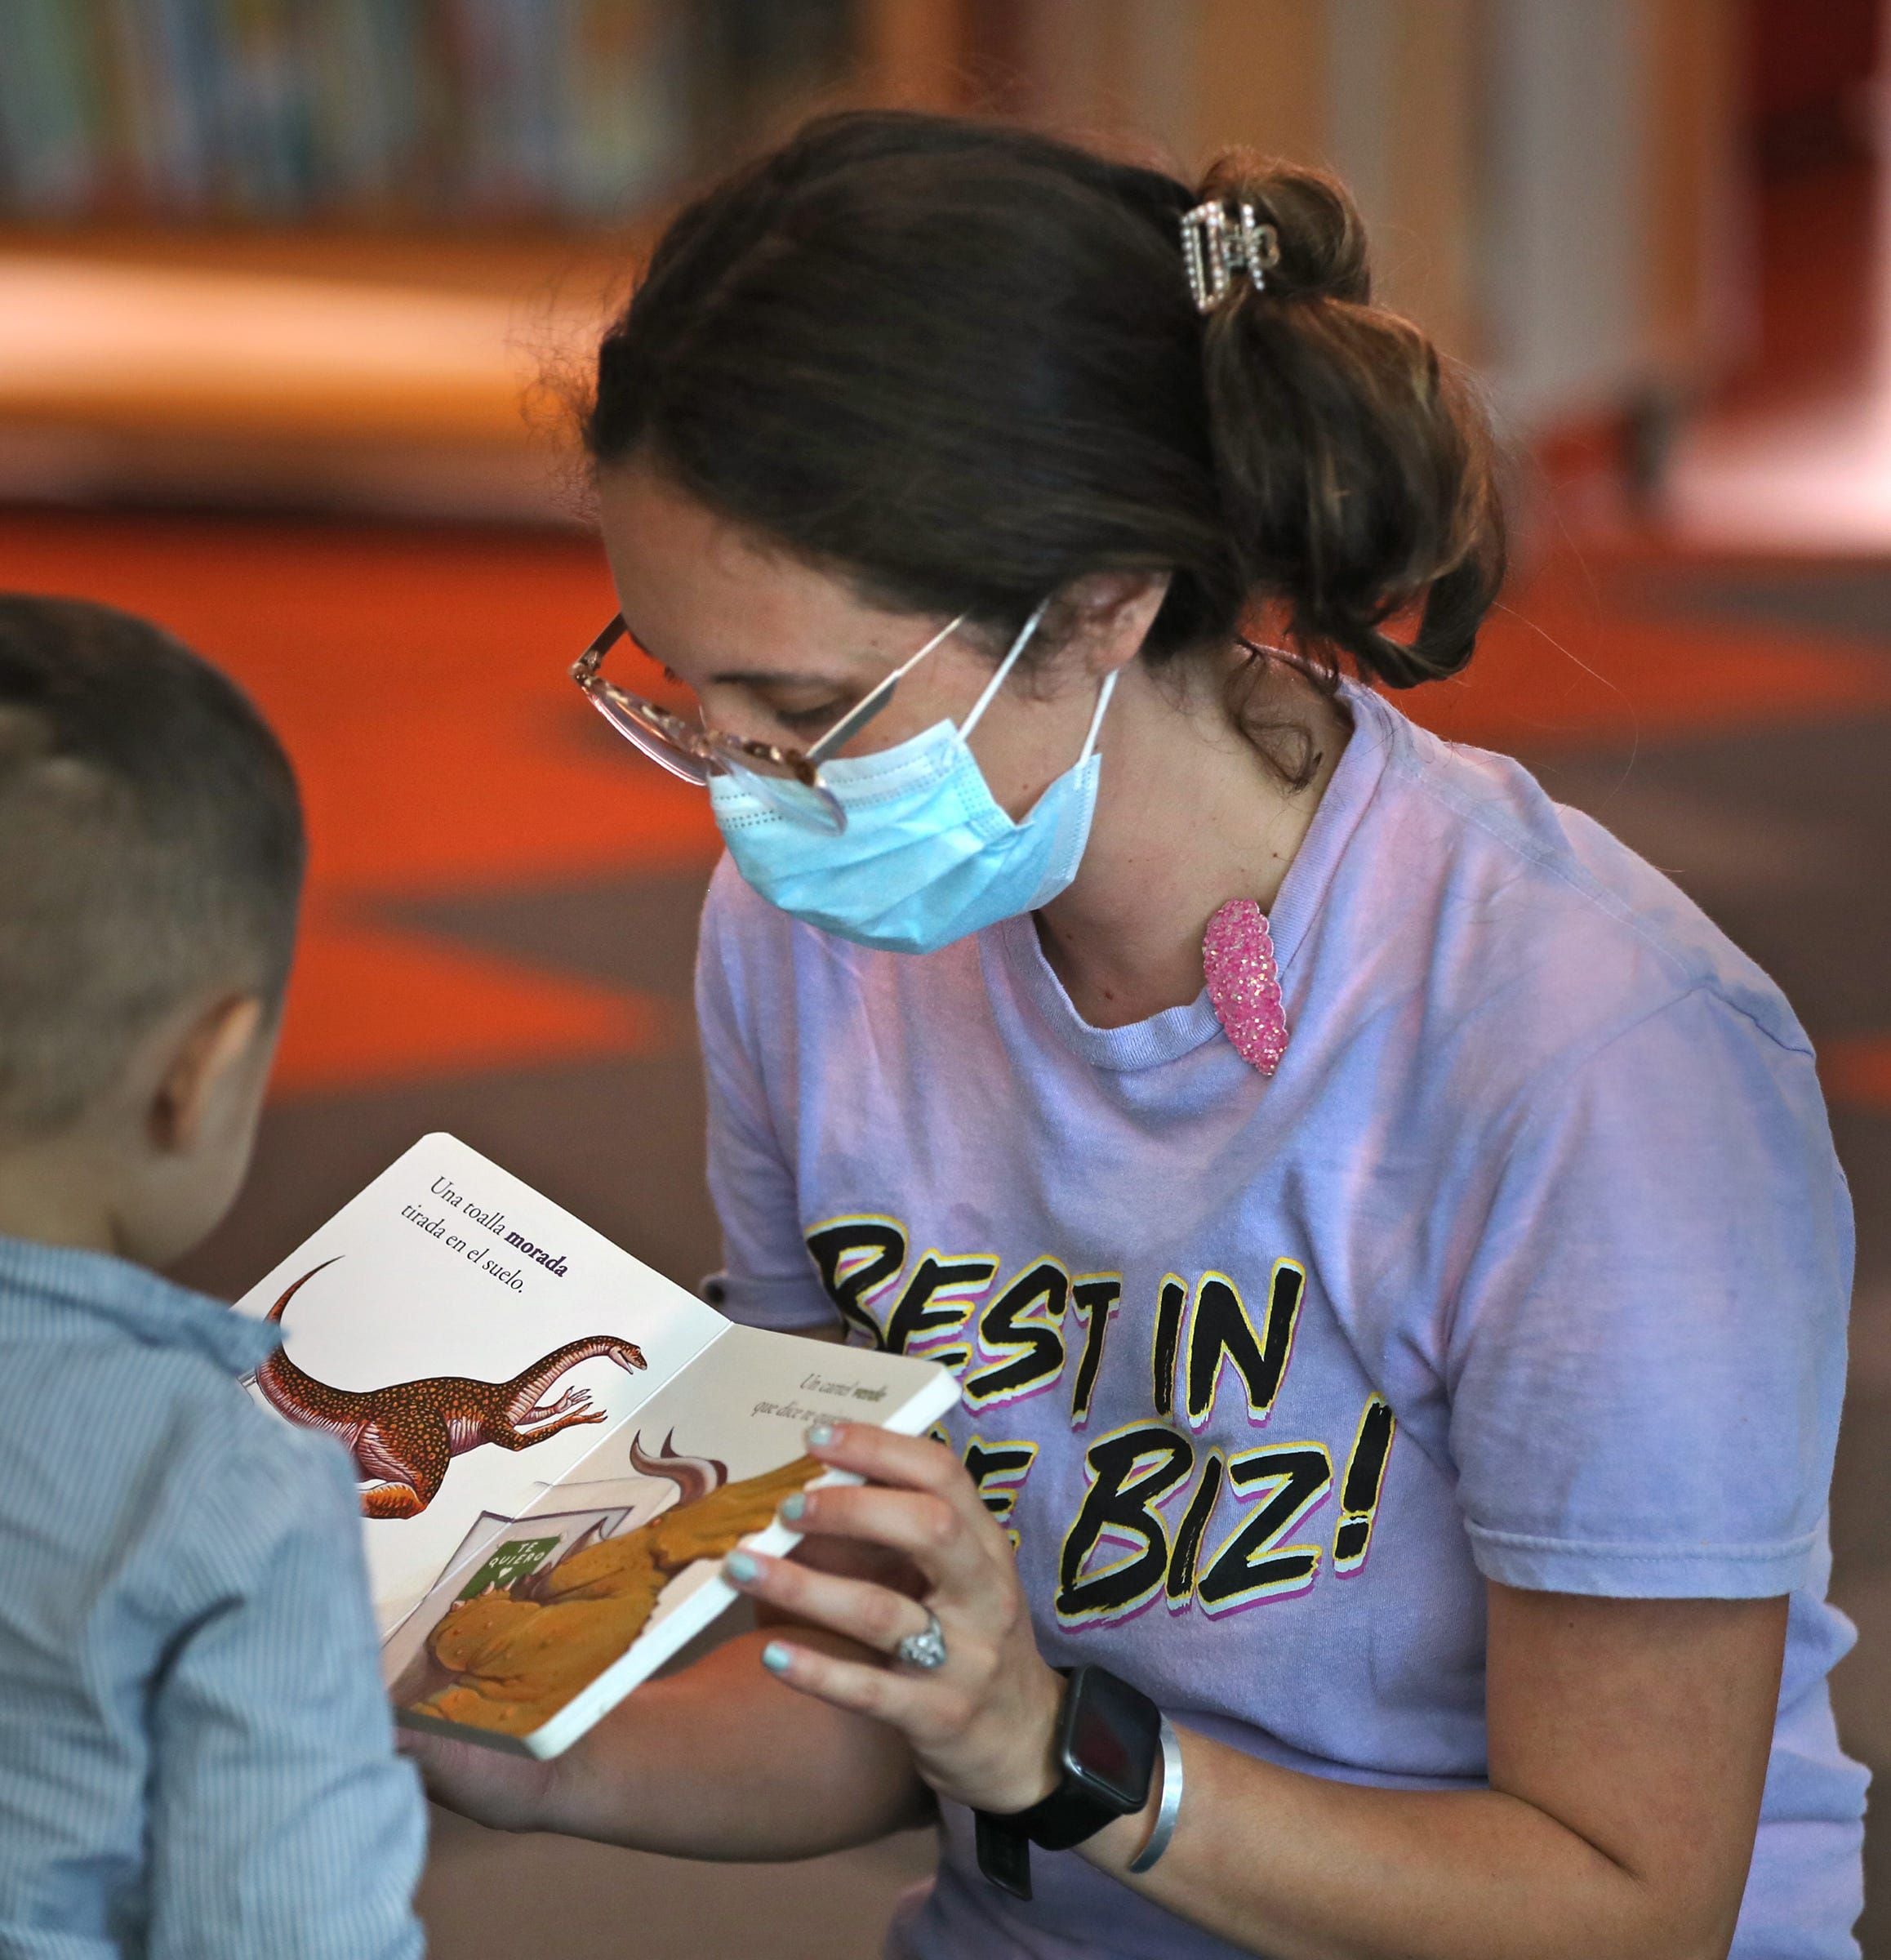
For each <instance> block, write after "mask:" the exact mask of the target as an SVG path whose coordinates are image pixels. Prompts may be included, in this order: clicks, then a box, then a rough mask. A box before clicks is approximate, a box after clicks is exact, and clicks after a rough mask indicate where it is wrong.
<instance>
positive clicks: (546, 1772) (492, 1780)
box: [395, 1729, 558, 1831]
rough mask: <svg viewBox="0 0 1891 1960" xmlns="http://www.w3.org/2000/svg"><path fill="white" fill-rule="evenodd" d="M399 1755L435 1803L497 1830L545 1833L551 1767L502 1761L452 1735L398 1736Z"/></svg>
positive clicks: (522, 1759) (520, 1759)
mask: <svg viewBox="0 0 1891 1960" xmlns="http://www.w3.org/2000/svg"><path fill="white" fill-rule="evenodd" d="M395 1740H396V1744H397V1746H398V1748H399V1749H400V1752H401V1753H402V1754H403V1756H406V1757H408V1758H409V1759H410V1760H411V1761H412V1762H413V1763H415V1764H416V1766H418V1768H419V1770H420V1775H421V1778H422V1780H424V1781H425V1784H426V1786H427V1794H428V1796H429V1797H431V1798H432V1799H433V1801H434V1802H435V1803H438V1804H441V1805H443V1806H445V1807H446V1808H447V1810H449V1811H458V1812H459V1813H460V1815H461V1816H462V1817H470V1818H471V1819H472V1820H473V1821H474V1823H475V1824H485V1825H487V1827H488V1828H489V1829H492V1830H496V1831H536V1830H543V1829H546V1828H547V1822H548V1817H549V1813H550V1802H551V1789H552V1783H553V1780H554V1778H555V1776H556V1775H557V1773H558V1765H557V1764H556V1763H555V1762H534V1761H533V1760H532V1758H531V1757H525V1756H502V1755H501V1754H500V1753H499V1752H498V1751H497V1750H496V1749H489V1748H482V1747H481V1746H480V1745H479V1744H477V1743H471V1742H460V1741H456V1740H454V1739H453V1738H452V1737H451V1736H447V1735H422V1734H420V1733H419V1732H418V1731H415V1730H412V1729H402V1730H399V1731H397V1732H396V1736H395Z"/></svg>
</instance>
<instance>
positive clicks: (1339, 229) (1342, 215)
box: [1200, 149, 1373, 306]
mask: <svg viewBox="0 0 1891 1960" xmlns="http://www.w3.org/2000/svg"><path fill="white" fill-rule="evenodd" d="M1200 198H1201V200H1202V201H1203V202H1204V203H1207V202H1208V201H1209V200H1211V199H1213V198H1220V199H1221V201H1222V202H1223V203H1228V204H1233V205H1237V206H1238V205H1241V204H1252V205H1253V207H1254V215H1255V216H1256V217H1257V218H1258V219H1259V220H1261V223H1262V224H1263V225H1272V226H1273V228H1274V234H1275V238H1276V239H1277V240H1278V241H1279V247H1280V262H1279V265H1276V266H1275V267H1273V268H1272V269H1270V271H1269V273H1268V274H1267V283H1266V290H1267V291H1268V292H1272V293H1275V294H1277V295H1280V296H1286V297H1297V298H1304V299H1335V300H1345V301H1350V303H1352V304H1353V305H1361V306H1363V305H1366V304H1367V303H1368V301H1370V300H1371V298H1372V296H1373V279H1372V273H1371V271H1370V269H1369V268H1368V265H1367V262H1366V229H1365V226H1364V224H1363V223H1362V222H1361V221H1360V219H1359V211H1358V208H1357V207H1356V206H1355V204H1354V203H1353V201H1352V199H1351V198H1350V197H1349V196H1347V194H1346V189H1345V188H1344V186H1343V185H1341V184H1339V183H1338V182H1337V181H1336V180H1334V179H1333V178H1332V177H1328V176H1324V175H1323V174H1322V173H1321V172H1320V171H1317V170H1304V169H1301V168H1298V167H1296V166H1295V165H1293V164H1291V163H1273V162H1270V161H1268V160H1267V159H1266V158H1261V157H1257V155H1255V154H1254V153H1253V151H1251V150H1244V149H1230V150H1224V151H1223V152H1222V154H1221V155H1220V156H1218V157H1217V158H1216V159H1215V161H1214V163H1212V164H1211V165H1210V166H1209V168H1208V174H1207V176H1204V178H1203V179H1202V182H1201V187H1200Z"/></svg>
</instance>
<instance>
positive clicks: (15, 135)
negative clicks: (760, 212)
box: [0, 0, 861, 235]
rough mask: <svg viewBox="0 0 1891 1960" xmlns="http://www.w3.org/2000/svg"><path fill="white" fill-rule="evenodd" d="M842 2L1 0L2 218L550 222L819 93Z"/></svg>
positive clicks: (840, 35) (578, 215) (374, 229)
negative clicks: (789, 105) (786, 104)
mask: <svg viewBox="0 0 1891 1960" xmlns="http://www.w3.org/2000/svg"><path fill="white" fill-rule="evenodd" d="M860 16H861V8H860V7H857V5H856V4H854V0H0V216H3V217H4V218H5V219H6V220H8V221H9V222H10V223H11V225H15V226H21V225H24V226H31V227H43V228H46V229H49V230H58V229H67V228H72V227H87V226H94V225H96V226H103V227H107V228H110V229H125V228H130V227H149V226H155V227H162V228H167V229H176V228H200V229H218V230H222V231H225V232H229V231H236V232H239V233H240V232H242V231H243V230H246V229H247V230H251V231H255V232H258V233H267V232H271V231H281V230H283V229H287V228H292V227H314V228H318V229H323V230H326V231H328V232H330V233H331V234H348V233H350V232H356V233H365V234H371V235H372V234H375V233H384V234H385V233H398V232H412V231H415V230H435V229H438V230H443V231H447V232H458V233H461V234H468V233H470V234H480V233H498V234H506V233H518V232H520V231H531V230H539V231H545V230H550V231H563V230H570V229H585V228H594V227H598V226H609V225H618V224H621V223H623V222H624V221H625V220H627V219H629V218H631V217H633V216H634V215H635V214H637V213H638V212H640V211H643V210H647V209H648V208H649V207H652V206H653V205H655V204H656V203H660V202H661V200H662V199H663V198H665V196H666V195H667V194H670V193H671V192H673V191H674V189H675V187H676V186H677V185H679V184H680V183H681V182H683V181H684V180H687V178H688V177H689V176H691V175H692V172H693V171H696V170H697V169H699V168H700V167H701V166H702V165H703V163H705V161H706V160H707V159H708V158H710V156H712V155H713V154H714V153H715V151H716V150H717V149H718V148H719V146H720V145H723V143H725V142H726V141H727V140H728V139H729V137H730V136H731V134H732V132H734V131H741V130H745V129H748V128H750V127H755V126H756V125H758V124H761V125H764V126H765V125H766V124H767V123H768V121H769V120H770V118H771V114H772V112H778V110H779V109H780V107H781V105H783V104H784V103H786V102H791V101H794V100H798V99H803V98H806V97H808V96H812V95H816V94H818V93H820V92H821V91H825V90H829V89H831V88H833V87H834V86H835V85H836V84H838V83H839V81H840V80H841V78H843V76H844V75H845V74H846V73H847V72H848V69H849V68H850V66H851V65H852V63H853V61H854V60H855V58H856V54H857V43H858V39H859V34H860V27H861V20H860Z"/></svg>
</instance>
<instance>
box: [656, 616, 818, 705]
mask: <svg viewBox="0 0 1891 1960" xmlns="http://www.w3.org/2000/svg"><path fill="white" fill-rule="evenodd" d="M619 617H621V618H622V619H623V621H624V635H625V638H626V639H628V640H629V641H630V644H632V645H633V646H634V647H635V648H637V650H638V653H642V654H643V656H644V657H645V658H646V659H649V660H653V661H655V662H656V664H657V666H660V667H661V668H662V669H663V670H664V671H665V673H669V672H670V671H671V669H670V663H669V662H668V661H666V660H665V659H664V657H663V656H662V655H661V653H657V652H656V651H655V650H654V649H653V648H652V646H651V644H650V643H649V641H648V640H647V639H645V638H644V637H643V635H642V634H641V633H639V632H638V630H637V629H636V627H635V626H633V625H632V624H631V623H630V618H629V617H628V615H622V614H621V615H620V616H619ZM709 684H710V686H711V687H718V688H845V687H850V686H852V685H853V684H854V682H853V680H852V678H851V677H848V678H846V679H843V678H842V677H840V676H839V675H833V674H813V673H807V672H803V671H800V670H793V671H785V670H778V669H776V668H773V667H768V668H759V667H730V668H726V669H724V670H723V671H722V672H721V673H719V674H712V675H710V679H709Z"/></svg>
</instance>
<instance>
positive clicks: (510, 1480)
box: [237, 1134, 958, 1756]
mask: <svg viewBox="0 0 1891 1960" xmlns="http://www.w3.org/2000/svg"><path fill="white" fill-rule="evenodd" d="M237 1304H238V1311H240V1312H247V1313H250V1314H253V1315H256V1316H258V1317H265V1318H274V1319H276V1320H278V1321H279V1322H280V1323H281V1325H282V1327H283V1334H284V1340H283V1347H282V1348H280V1349H279V1350H278V1352H277V1353H276V1354H275V1355H274V1356H272V1357H271V1358H270V1360H269V1361H266V1362H265V1363H264V1365H263V1366H262V1367H261V1368H260V1369H258V1370H257V1371H256V1377H255V1379H254V1380H253V1382H252V1383H251V1393H252V1394H253V1395H255V1396H256V1398H257V1399H258V1400H259V1401H261V1402H263V1403H264V1404H265V1405H267V1406H269V1408H271V1409H273V1410H275V1412H276V1413H277V1414H279V1415H281V1416H283V1417H284V1418H285V1419H287V1420H289V1421H292V1422H297V1423H303V1424H305V1426H307V1427H310V1428H317V1429H320V1430H323V1431H325V1432H327V1433H328V1434H330V1435H332V1436H333V1437H336V1440H337V1441H338V1442H340V1444H341V1445H342V1446H343V1447H344V1448H345V1449H347V1450H349V1453H350V1454H352V1456H353V1457H354V1465H355V1472H356V1476H357V1477H358V1480H359V1483H360V1486H361V1491H362V1508H363V1535H364V1538H365V1541H366V1546H367V1566H368V1575H369V1580H370V1584H371V1587H372V1592H373V1595H374V1603H375V1612H376V1619H377V1622H378V1624H379V1625H380V1632H381V1636H382V1640H383V1658H384V1665H385V1676H386V1679H387V1681H388V1683H389V1692H390V1694H391V1695H392V1697H393V1699H394V1704H395V1708H396V1712H397V1714H398V1717H399V1719H400V1720H401V1721H402V1722H404V1723H406V1724H407V1726H413V1727H422V1728H429V1729H441V1730H444V1731H447V1732H450V1733H452V1734H455V1735H462V1736H465V1737H467V1738H469V1739H471V1740H478V1741H482V1742H486V1743H488V1744H492V1745H493V1746H496V1747H498V1748H509V1749H513V1750H518V1751H523V1752H525V1753H530V1754H532V1755H536V1756H550V1755H555V1754H557V1753H558V1752H559V1751H561V1750H562V1749H563V1748H567V1747H568V1746H569V1745H570V1744H571V1743H572V1742H573V1741H575V1740H576V1739H577V1737H578V1736H579V1735H582V1734H583V1733H584V1732H585V1730H586V1729H588V1728H589V1727H590V1726H591V1725H592V1723H594V1722H596V1721H597V1720H598V1717H600V1716H602V1715H603V1714H604V1713H607V1711H608V1710H609V1709H610V1708H612V1707H614V1706H615V1705H616V1703H617V1702H618V1701H620V1700H621V1699H622V1698H623V1697H624V1695H626V1694H628V1693H629V1692H630V1690H631V1689H632V1688H634V1686H636V1685H637V1684H638V1682H640V1681H643V1680H644V1679H646V1678H647V1677H648V1676H649V1675H650V1673H652V1672H653V1671H654V1670H655V1669H656V1668H658V1667H660V1666H661V1664H663V1662H664V1661H665V1660H666V1659H669V1658H670V1656H671V1655H673V1654H674V1652H675V1651H676V1650H677V1649H678V1648H679V1647H680V1646H683V1643H684V1642H686V1641H687V1640H689V1639H690V1638H692V1637H693V1636H694V1635H695V1634H696V1633H698V1632H700V1631H701V1629H702V1628H704V1627H705V1626H706V1625H707V1624H709V1622H710V1620H711V1619H714V1616H715V1615H717V1614H718V1613H719V1612H720V1611H721V1610H723V1608H724V1607H725V1606H727V1605H728V1604H730V1603H731V1601H732V1599H733V1598H734V1597H735V1595H734V1593H733V1592H732V1589H731V1588H729V1587H728V1585H727V1584H726V1582H724V1580H723V1579H722V1578H721V1576H720V1570H721V1564H722V1561H723V1557H725V1556H726V1555H727V1553H728V1552H730V1551H732V1549H734V1548H735V1547H736V1545H737V1544H752V1545H754V1546H755V1547H756V1548H759V1550H762V1551H763V1552H777V1553H778V1552H782V1551H785V1550H786V1549H788V1548H790V1546H791V1545H792V1544H794V1535H793V1534H792V1533H790V1531H789V1530H787V1528H786V1527H785V1526H783V1525H781V1523H780V1522H779V1521H777V1520H776V1515H775V1514H776V1509H777V1508H778V1506H779V1505H780V1503H781V1500H782V1499H783V1498H785V1496H787V1495H789V1493H790V1491H793V1490H799V1489H801V1488H803V1486H805V1485H807V1484H808V1483H809V1482H811V1481H813V1480H814V1479H815V1478H816V1477H826V1478H831V1477H833V1474H834V1473H832V1472H825V1471H824V1470H823V1468H822V1467H821V1465H820V1464H819V1463H816V1462H815V1461H814V1459H812V1458H810V1457H808V1455H807V1454H805V1451H804V1448H803V1432H804V1431H805V1429H806V1428H807V1426H808V1423H812V1422H814V1421H816V1420H817V1419H820V1418H822V1417H830V1418H831V1417H838V1418H842V1419H846V1420H848V1421H853V1422H873V1423H880V1424H883V1425H884V1426H885V1427H887V1428H893V1429H897V1430H899V1431H901V1432H902V1433H905V1434H909V1435H916V1434H919V1433H920V1432H923V1430H925V1429H926V1428H929V1427H930V1426H931V1424H932V1423H934V1422H936V1421H937V1419H938V1418H939V1417H940V1416H941V1415H942V1414H945V1411H946V1410H948V1409H950V1407H951V1406H952V1405H953V1403H954V1401H955V1400H956V1399H957V1396H958V1387H957V1383H956V1382H955V1381H954V1379H953V1377H952V1376H951V1375H950V1374H948V1373H947V1372H946V1371H945V1370H943V1369H941V1368H939V1367H937V1366H936V1365H933V1364H932V1363H930V1362H927V1361H916V1360H913V1359H910V1358H909V1357H907V1356H901V1355H891V1354H883V1353H878V1352H870V1351H868V1350H865V1349H861V1348H843V1347H839V1346H834V1345H830V1344H828V1343H823V1342H816V1341H809V1340H807V1339H802V1338H799V1337H798V1336H795V1335H792V1334H770V1333H765V1332H763V1331H760V1330H756V1329H753V1328H749V1327H743V1326H738V1325H735V1324H733V1323H732V1322H731V1321H727V1320H725V1319H724V1318H723V1316H721V1315H720V1314H719V1313H718V1312H715V1310H714V1308H713V1307H710V1306H709V1305H707V1304H706V1303H705V1302H703V1301H702V1300H701V1299H697V1298H696V1295H695V1294H692V1293H690V1292H688V1291H687V1290H685V1289H684V1288H683V1287H681V1286H679V1285H676V1284H675V1283H674V1281H670V1280H667V1279H665V1277H663V1276H662V1275H661V1274H660V1273H656V1272H652V1270H651V1269H650V1268H649V1267H647V1266H645V1265H643V1263H641V1262H640V1261H638V1260H637V1259H635V1258H632V1257H631V1256H630V1254H628V1253H626V1252H624V1251H622V1250H620V1249H619V1248H618V1247H616V1246H615V1245H612V1243H611V1242H610V1241H608V1240H607V1239H605V1238H603V1236H601V1235H599V1234H598V1233H597V1232H594V1231H592V1230H591V1229H590V1227H588V1226H586V1225H585V1224H584V1223H582V1222H581V1221H580V1220H579V1219H577V1218H573V1217H572V1215H571V1214H569V1213H567V1212H565V1211H563V1210H562V1209H560V1208H559V1207H558V1206H557V1205H554V1204H553V1203H552V1202H551V1201H550V1200H549V1199H547V1198H545V1197H544V1196H541V1194H539V1193H538V1192H535V1191H534V1190H532V1187H530V1186H529V1185H527V1184H524V1183H521V1182H520V1181H519V1180H518V1178H514V1177H512V1176H511V1175H510V1174H509V1173H507V1172H505V1171H504V1170H502V1169H500V1167H499V1166H498V1165H496V1164H493V1163H492V1162H491V1161H490V1160H487V1158H485V1157H483V1156H480V1155H479V1153H478V1152H476V1151H474V1150H472V1149H470V1148H469V1147H468V1146H467V1145H465V1144H464V1143H461V1142H459V1141H458V1139H457V1138H453V1137H450V1136H447V1135H444V1134H434V1135H432V1136H428V1137H424V1138H421V1139H420V1142H419V1143H416V1145H415V1146H414V1147H413V1148H412V1149H411V1150H409V1151H408V1152H406V1154H405V1155H404V1156H402V1157H400V1158H399V1159H398V1160H397V1161H396V1162H395V1163H394V1164H393V1165H390V1166H389V1169H386V1170H385V1171H384V1172H383V1173H382V1174H380V1177H378V1178H376V1179H375V1180H374V1182H373V1183H372V1184H370V1185H369V1186H368V1187H367V1189H366V1190H365V1191H363V1192H361V1193H360V1194H359V1195H358V1196H356V1197H355V1198H354V1199H352V1200H350V1201H349V1203H348V1204H347V1205H344V1206H343V1207H342V1209H340V1211H339V1212H337V1213H336V1214H335V1216H334V1217H333V1218H331V1219H329V1221H328V1222H327V1223H326V1224H325V1225H323V1226H322V1227H319V1228H318V1230H317V1231H316V1232H314V1234H313V1235H312V1236H310V1237H309V1239H308V1240H307V1241H305V1243H304V1244H303V1245H300V1246H298V1247H297V1248H296V1250H295V1251H294V1252H293V1253H291V1254H289V1256H288V1257H287V1258H285V1259H283V1261H282V1262H281V1263H279V1264H278V1266H277V1267H275V1269H274V1271H273V1272H270V1273H269V1274H268V1275H266V1276H265V1278H264V1279H263V1280H262V1281H260V1283H259V1284H258V1285H256V1287H254V1288H252V1289H251V1291H250V1292H249V1293H248V1294H245V1295H244V1297H243V1298H242V1299H241V1300H240V1301H238V1303H237Z"/></svg>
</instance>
